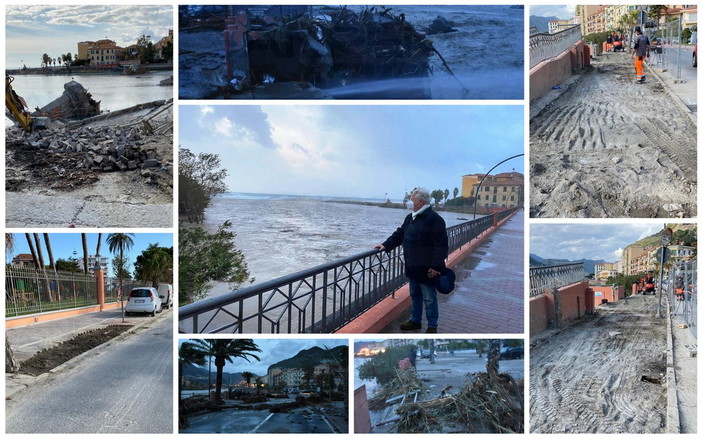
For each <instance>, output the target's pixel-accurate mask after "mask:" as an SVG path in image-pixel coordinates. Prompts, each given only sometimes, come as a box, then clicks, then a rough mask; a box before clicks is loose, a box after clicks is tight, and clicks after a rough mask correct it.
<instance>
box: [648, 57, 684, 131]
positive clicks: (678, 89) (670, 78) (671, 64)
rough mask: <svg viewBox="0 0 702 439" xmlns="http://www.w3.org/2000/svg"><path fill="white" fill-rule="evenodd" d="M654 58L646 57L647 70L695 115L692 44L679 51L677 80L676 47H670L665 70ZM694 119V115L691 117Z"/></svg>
mask: <svg viewBox="0 0 702 439" xmlns="http://www.w3.org/2000/svg"><path fill="white" fill-rule="evenodd" d="M655 61H657V60H655V59H651V58H649V59H647V60H646V64H647V67H648V68H649V70H651V71H652V72H653V74H654V75H655V76H657V77H658V79H660V80H661V82H662V83H663V85H664V87H665V88H666V89H667V90H668V92H669V93H670V94H671V95H673V96H674V97H677V98H678V99H679V100H680V101H681V103H682V104H683V105H684V106H685V107H686V108H685V109H687V111H689V112H690V113H692V114H693V115H694V116H696V115H697V68H696V67H692V46H683V47H682V49H681V51H680V78H679V80H678V78H677V76H678V69H677V65H678V53H677V49H671V50H670V52H669V55H668V65H667V67H668V68H667V70H665V71H663V65H662V64H660V63H657V62H655ZM693 119H694V117H693Z"/></svg>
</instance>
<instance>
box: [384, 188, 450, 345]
mask: <svg viewBox="0 0 702 439" xmlns="http://www.w3.org/2000/svg"><path fill="white" fill-rule="evenodd" d="M410 199H411V200H412V206H413V207H412V213H411V214H409V215H407V217H406V218H405V221H404V222H403V223H402V225H401V226H400V227H399V228H398V229H397V230H396V231H395V233H393V234H392V235H391V236H390V237H389V238H388V239H386V240H385V242H384V243H382V244H378V245H376V246H375V248H377V249H378V250H380V251H386V252H389V251H391V250H393V249H394V248H395V247H398V246H400V245H402V249H403V250H404V256H405V275H406V276H407V278H408V279H409V287H410V297H411V299H412V306H411V309H410V319H409V321H407V322H406V323H403V324H402V325H400V329H402V330H403V331H409V330H413V329H421V327H422V307H424V308H425V309H426V315H427V333H436V332H437V329H436V328H437V327H438V321H439V302H438V299H437V293H436V288H435V287H434V282H435V280H434V278H436V277H437V276H439V273H440V271H441V270H442V269H443V268H445V267H446V265H445V262H444V261H445V260H446V258H447V257H448V236H447V235H446V223H445V222H444V219H443V218H441V216H440V215H439V214H438V213H436V212H434V210H432V208H431V204H430V201H431V196H430V194H429V191H427V190H426V189H424V188H419V189H415V190H414V191H413V192H412V196H411V197H410Z"/></svg>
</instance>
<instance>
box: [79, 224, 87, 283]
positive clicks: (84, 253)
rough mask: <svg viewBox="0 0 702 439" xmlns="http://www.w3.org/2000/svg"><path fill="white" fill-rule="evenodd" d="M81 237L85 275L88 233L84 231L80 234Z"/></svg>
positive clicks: (85, 271)
mask: <svg viewBox="0 0 702 439" xmlns="http://www.w3.org/2000/svg"><path fill="white" fill-rule="evenodd" d="M80 236H81V238H82V239H83V272H84V273H85V274H86V275H87V274H88V273H89V271H88V235H86V234H85V233H81V234H80Z"/></svg>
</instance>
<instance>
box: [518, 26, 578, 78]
mask: <svg viewBox="0 0 702 439" xmlns="http://www.w3.org/2000/svg"><path fill="white" fill-rule="evenodd" d="M533 29H535V28H530V30H529V34H530V35H529V68H532V67H534V66H535V65H537V64H538V63H540V62H542V61H545V60H547V59H549V58H553V57H556V56H558V55H560V54H561V53H563V52H564V51H565V50H567V49H568V48H569V47H570V46H572V45H574V44H575V43H577V42H578V41H580V40H581V39H582V34H581V31H580V25H579V24H574V25H573V26H571V27H569V28H566V29H564V30H562V31H560V32H556V33H555V34H548V33H535V32H534V30H533Z"/></svg>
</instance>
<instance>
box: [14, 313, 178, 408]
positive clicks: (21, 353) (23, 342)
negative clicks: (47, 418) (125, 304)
mask: <svg viewBox="0 0 702 439" xmlns="http://www.w3.org/2000/svg"><path fill="white" fill-rule="evenodd" d="M164 314H165V315H166V316H167V317H166V318H172V315H171V310H170V309H169V310H163V311H162V312H161V313H160V314H157V317H156V318H154V317H150V316H148V315H147V314H145V315H143V316H142V315H139V316H129V317H128V318H127V317H125V320H124V324H125V325H130V326H132V328H131V329H130V330H128V331H127V332H126V333H124V334H122V335H120V336H119V337H117V338H116V339H119V338H120V337H124V336H126V334H130V333H132V332H134V331H135V330H137V329H138V328H141V327H142V326H146V325H149V324H152V323H154V322H155V321H156V320H157V319H159V320H160V318H162V316H164ZM121 324H122V314H121V311H120V310H116V311H113V310H110V311H102V312H95V313H90V314H82V315H79V316H74V317H66V318H64V319H57V320H51V321H48V322H41V323H35V324H32V325H27V326H23V327H20V328H12V329H7V330H5V336H6V338H7V339H8V340H9V342H10V346H11V347H12V351H13V353H14V355H15V359H16V360H17V361H18V362H20V363H21V362H22V361H24V360H27V359H28V358H30V357H32V356H33V355H34V354H36V353H37V352H39V351H41V350H42V349H48V348H51V347H53V346H56V345H57V344H59V343H61V342H64V341H66V340H70V339H71V338H73V337H75V336H76V335H77V334H80V333H82V332H86V331H90V330H93V329H98V328H104V327H106V326H110V325H121ZM109 344H110V342H108V343H105V344H102V345H100V346H98V347H96V348H94V349H92V350H91V351H88V352H93V351H96V350H98V349H100V348H102V347H104V346H108V345H109ZM88 352H86V353H84V354H82V355H79V356H78V357H75V358H74V359H71V360H68V362H66V363H64V364H63V365H61V366H58V367H57V368H56V369H55V370H59V369H60V368H62V367H64V366H68V365H70V364H71V363H72V362H74V360H77V359H79V358H82V356H83V355H85V354H87V353H88ZM46 376H47V374H44V375H40V376H38V377H33V376H30V375H25V374H22V371H21V370H20V372H19V373H17V374H8V373H6V374H5V397H6V398H11V397H13V396H14V395H16V394H18V393H20V392H23V391H24V390H26V389H27V388H29V386H31V385H32V384H34V383H36V382H37V381H39V380H42V379H43V378H46Z"/></svg>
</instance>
